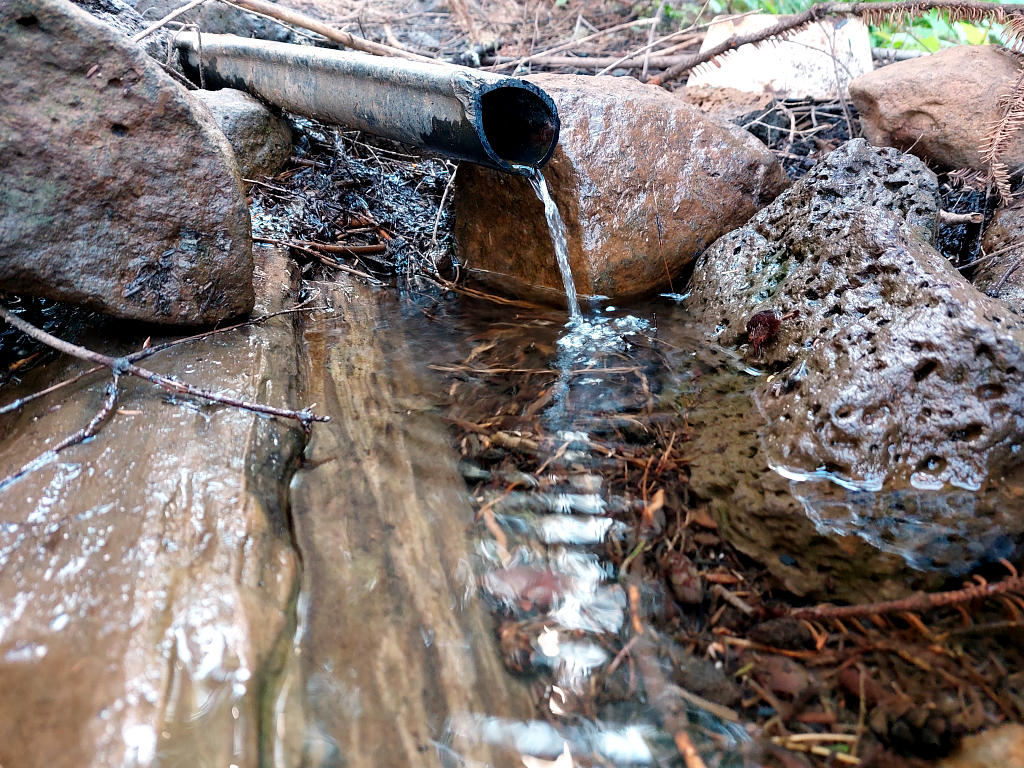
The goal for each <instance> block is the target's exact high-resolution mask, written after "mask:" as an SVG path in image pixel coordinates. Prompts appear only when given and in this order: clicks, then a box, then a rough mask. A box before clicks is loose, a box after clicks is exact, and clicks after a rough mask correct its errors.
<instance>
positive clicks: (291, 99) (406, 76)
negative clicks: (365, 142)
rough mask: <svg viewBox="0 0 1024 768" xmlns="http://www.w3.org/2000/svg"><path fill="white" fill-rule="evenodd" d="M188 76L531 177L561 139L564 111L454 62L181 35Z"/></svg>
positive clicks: (511, 81)
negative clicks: (560, 117)
mask: <svg viewBox="0 0 1024 768" xmlns="http://www.w3.org/2000/svg"><path fill="white" fill-rule="evenodd" d="M176 44H177V46H178V48H179V49H180V50H181V52H182V63H183V64H184V66H185V68H186V71H188V72H189V73H190V74H192V75H195V74H196V73H198V70H199V67H200V64H201V65H202V70H203V77H204V79H205V82H206V83H207V85H208V86H211V85H212V86H213V87H217V88H224V87H227V88H238V89H240V90H245V91H249V92H250V93H252V94H254V95H255V96H258V97H260V98H261V99H263V100H264V101H267V102H269V103H271V104H275V105H277V106H279V107H281V108H283V109H287V110H289V111H291V112H295V113H297V114H300V115H304V116H306V117H313V118H316V119H317V120H322V121H323V122H327V123H336V124H340V125H344V126H347V127H349V128H355V129H357V130H360V131H366V132H367V133H372V134H374V135H376V136H383V137H385V138H389V139H395V140H397V141H401V142H404V143H406V144H412V145H414V146H417V147H422V148H424V149H429V150H432V151H434V152H437V153H439V154H442V155H445V156H447V157H451V158H455V159H457V160H468V161H470V162H472V163H477V164H479V165H486V166H488V167H491V168H497V169H498V170H501V171H506V172H509V173H519V174H523V175H528V174H530V173H532V172H533V169H534V168H539V167H540V166H542V165H544V163H546V162H547V161H548V159H550V157H551V154H552V153H553V152H554V151H555V144H556V143H557V142H558V128H559V123H558V111H557V110H556V108H555V104H554V102H553V101H552V100H551V97H550V96H548V95H547V94H546V93H544V91H542V90H541V89H540V88H538V87H537V86H535V85H533V84H532V83H528V82H526V81H525V80H521V79H519V78H516V77H503V76H501V75H497V74H494V73H491V72H480V71H478V70H475V69H470V68H468V67H459V66H455V65H452V64H446V63H441V62H439V63H437V64H433V63H431V64H426V63H421V62H418V61H405V60H402V59H396V58H389V57H385V56H368V55H365V54H361V53H351V52H348V51H336V50H331V49H327V48H316V47H313V46H307V45H292V44H289V43H274V42H269V41H266V40H253V39H249V38H244V37H237V36H235V35H207V34H204V35H202V37H201V38H200V37H199V36H198V35H197V34H196V33H195V32H190V33H182V34H179V35H178V37H177V41H176Z"/></svg>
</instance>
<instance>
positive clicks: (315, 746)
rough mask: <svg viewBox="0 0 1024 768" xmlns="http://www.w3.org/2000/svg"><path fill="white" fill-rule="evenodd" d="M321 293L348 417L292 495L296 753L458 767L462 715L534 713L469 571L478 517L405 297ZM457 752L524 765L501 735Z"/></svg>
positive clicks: (338, 415) (312, 353)
mask: <svg viewBox="0 0 1024 768" xmlns="http://www.w3.org/2000/svg"><path fill="white" fill-rule="evenodd" d="M319 289H320V295H321V297H322V302H321V303H327V304H328V305H329V306H331V307H332V308H333V311H332V312H331V313H330V315H327V316H323V317H322V318H320V319H318V320H315V321H313V322H312V323H311V324H310V325H309V327H308V328H307V330H306V334H305V341H306V350H307V351H308V354H309V358H310V360H311V366H310V394H309V396H310V397H311V398H313V399H314V400H316V401H318V402H320V403H322V404H323V410H325V411H326V412H327V413H328V414H329V415H330V416H331V417H332V421H331V422H330V423H329V424H325V425H318V426H317V428H316V430H315V431H314V433H313V436H312V439H311V441H310V443H309V445H308V447H307V449H306V467H305V468H304V469H302V470H301V471H300V472H298V473H297V474H296V476H295V478H294V480H293V482H292V486H291V493H290V500H291V509H292V514H293V518H294V521H295V537H296V542H297V546H298V548H299V551H300V553H301V557H302V561H303V565H304V567H303V576H302V578H303V583H302V592H303V595H304V598H303V600H304V605H306V606H308V610H307V611H306V613H305V614H304V615H303V616H302V623H303V627H304V629H303V633H302V636H301V638H300V652H299V654H298V655H297V656H296V657H295V658H294V660H293V661H294V664H293V666H292V667H290V669H289V672H288V680H289V682H288V686H289V687H290V688H291V689H292V690H294V691H296V693H295V697H296V698H294V699H293V700H292V704H291V705H290V706H289V708H288V711H287V713H286V720H285V726H286V727H285V728H284V730H285V732H287V733H289V734H292V739H294V740H295V742H296V743H289V744H288V745H286V748H287V749H288V750H289V751H290V752H291V753H292V754H294V755H296V757H298V756H299V755H301V756H302V760H301V761H300V760H298V759H296V762H295V764H302V765H307V764H316V765H321V764H322V765H337V764H338V761H339V759H342V758H343V759H344V764H345V765H349V766H353V768H354V767H355V766H384V765H388V766H391V765H406V766H439V765H448V764H449V763H448V762H447V760H449V759H451V758H448V757H445V750H446V747H445V746H443V745H444V744H449V742H448V739H449V737H450V736H451V734H450V732H449V729H450V728H452V727H454V723H456V722H457V721H460V720H473V719H474V718H477V717H482V718H489V717H494V718H497V719H500V718H503V717H504V718H523V717H525V716H527V714H528V713H529V712H530V711H531V708H532V705H531V704H530V702H529V698H528V696H527V691H526V688H525V687H524V686H521V685H520V684H519V683H516V682H515V681H513V680H511V679H510V678H509V677H508V676H507V675H506V674H505V672H504V669H503V667H502V666H501V663H500V661H499V656H498V653H497V649H496V644H495V642H494V640H493V632H492V629H491V627H490V626H489V625H490V621H489V617H487V616H486V614H485V612H484V610H483V605H482V603H480V602H477V601H473V600H470V599H469V598H468V597H467V592H466V589H467V585H466V584H465V583H463V582H462V581H460V579H459V577H458V575H457V574H459V573H460V571H461V570H462V569H464V568H465V567H467V566H466V560H467V559H468V558H469V556H470V555H469V541H468V539H467V537H466V527H467V526H468V525H470V524H471V522H472V520H473V511H472V509H471V507H470V505H469V499H468V497H467V495H466V493H465V486H464V484H463V483H462V480H461V477H460V475H459V472H458V468H457V465H456V460H455V456H454V453H453V452H452V450H451V448H450V446H449V442H448V439H449V438H448V433H447V429H446V426H445V424H444V423H443V422H442V421H441V420H440V419H438V418H437V417H436V416H435V415H433V414H431V413H429V412H427V408H428V405H427V404H428V400H427V399H426V397H425V395H426V391H427V387H426V385H425V383H424V381H423V379H422V371H418V370H417V367H416V365H415V363H414V360H413V357H412V354H411V351H410V341H409V339H408V337H407V336H406V334H405V333H404V332H403V330H402V320H401V318H399V317H398V315H399V313H400V311H401V309H400V306H399V302H398V300H397V299H395V297H393V296H392V295H391V294H389V293H383V292H380V291H377V290H375V289H373V288H369V287H366V286H364V285H361V284H359V283H356V282H355V281H347V282H341V283H337V284H321V285H320V286H319ZM384 326H386V327H387V329H388V330H387V333H381V331H380V329H381V328H382V327H384ZM447 749H448V752H449V753H450V754H452V755H455V754H460V755H462V756H463V757H467V758H468V757H472V758H473V759H478V760H481V761H486V762H487V764H491V765H498V766H504V765H513V764H514V765H519V764H520V762H519V761H518V760H512V759H511V758H510V757H509V756H507V755H506V756H504V757H502V756H495V754H492V753H491V752H490V748H489V747H487V746H486V745H476V746H475V747H467V746H466V745H463V744H449V746H448V747H447ZM451 749H454V750H455V752H451Z"/></svg>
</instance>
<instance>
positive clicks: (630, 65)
mask: <svg viewBox="0 0 1024 768" xmlns="http://www.w3.org/2000/svg"><path fill="white" fill-rule="evenodd" d="M691 58H693V56H692V55H678V56H651V57H650V66H651V67H653V68H655V69H668V68H669V67H671V66H674V65H676V64H679V63H681V62H686V61H689V60H690V59H691ZM518 60H519V59H516V58H515V57H512V56H492V57H489V58H487V59H485V60H484V64H487V65H498V64H511V63H512V62H513V61H518ZM530 63H531V64H536V65H538V66H542V67H552V68H554V67H602V68H605V69H607V68H608V67H611V66H613V65H614V67H615V68H616V69H640V68H642V67H643V65H644V57H643V54H638V55H635V56H633V57H631V58H626V59H622V58H616V57H615V56H537V57H535V58H533V59H530Z"/></svg>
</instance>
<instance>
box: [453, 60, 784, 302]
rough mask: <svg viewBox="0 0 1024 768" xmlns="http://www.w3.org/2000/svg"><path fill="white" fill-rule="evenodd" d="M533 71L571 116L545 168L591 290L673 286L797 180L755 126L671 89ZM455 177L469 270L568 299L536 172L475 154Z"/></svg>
mask: <svg viewBox="0 0 1024 768" xmlns="http://www.w3.org/2000/svg"><path fill="white" fill-rule="evenodd" d="M528 79H529V80H530V81H531V82H533V83H535V84H536V85H538V86H540V87H541V88H543V89H544V90H545V91H547V93H548V94H550V95H551V98H552V99H554V101H555V103H556V105H557V106H558V112H559V116H560V118H561V121H562V128H561V136H560V138H559V142H558V147H557V148H556V150H555V154H554V156H553V157H552V159H551V161H550V162H549V163H548V165H547V166H546V167H545V168H544V169H543V172H544V176H545V178H546V180H547V184H548V187H549V189H550V190H551V195H552V197H553V198H554V200H555V202H556V203H557V205H558V207H559V210H560V213H561V215H562V218H563V219H564V220H565V223H566V229H567V232H568V242H569V261H570V264H571V266H572V271H573V276H574V278H575V281H576V287H577V290H578V291H579V292H580V293H581V294H584V295H587V294H590V295H605V296H612V297H628V296H636V295H640V294H644V293H648V292H650V291H652V290H654V289H656V288H658V287H659V286H663V285H667V284H668V282H669V280H670V278H675V277H677V276H678V274H679V272H680V271H681V270H682V269H683V267H685V266H686V265H687V264H689V263H691V262H692V261H693V259H694V258H696V256H697V255H698V254H699V253H700V252H701V251H702V250H703V249H704V248H706V247H707V246H709V245H710V244H711V243H712V242H714V240H715V239H716V238H717V237H719V236H720V235H722V234H724V233H725V232H728V231H729V230H730V229H733V228H734V227H737V226H739V225H740V224H742V223H743V222H745V221H746V220H747V219H748V218H749V217H750V216H751V215H753V213H754V212H755V211H757V210H758V209H759V208H761V207H762V206H763V205H765V204H766V203H768V202H769V201H771V200H773V199H774V198H775V197H776V196H777V195H778V194H779V192H781V191H782V190H783V189H785V187H786V185H787V183H788V182H787V180H786V176H785V174H784V173H783V171H782V168H781V167H780V166H779V164H778V162H777V161H776V160H775V158H774V157H773V156H772V154H771V153H770V152H769V151H768V150H767V148H766V147H765V146H764V145H763V144H761V143H760V142H759V141H757V139H755V138H754V137H753V136H751V135H750V134H749V133H747V132H746V131H744V130H742V129H740V128H737V127H735V126H731V125H727V124H726V123H724V122H719V121H717V120H715V119H714V118H711V117H709V116H707V115H704V114H702V113H701V112H700V111H699V110H697V109H695V108H694V107H692V106H690V105H689V104H685V103H683V102H682V101H681V100H680V99H677V98H675V97H674V96H672V95H671V94H668V93H666V92H664V91H663V90H662V89H660V88H657V87H654V86H646V85H642V84H640V83H638V82H637V81H636V80H634V79H632V78H627V77H580V76H575V75H537V76H534V77H531V78H528ZM455 186H456V190H455V233H456V239H457V242H458V249H459V254H460V257H461V258H462V259H463V261H464V262H465V264H466V265H467V266H468V268H469V270H470V273H471V274H472V275H473V276H474V277H477V278H478V279H481V280H483V281H485V282H489V283H492V284H495V285H497V286H498V287H499V288H503V289H505V290H509V291H512V292H514V293H518V294H521V295H527V296H532V297H537V298H547V299H549V300H557V299H558V298H560V297H561V296H562V294H563V293H564V292H563V289H562V281H561V277H560V275H559V271H558V266H557V264H556V262H555V253H554V249H553V247H552V245H551V239H550V236H549V234H548V228H547V224H546V221H545V218H544V209H543V207H542V206H541V203H540V201H539V200H538V199H537V195H536V194H535V193H534V191H533V189H532V188H531V186H530V183H529V181H528V180H526V179H524V178H521V177H518V176H512V175H508V174H501V173H498V172H496V171H490V170H487V169H484V168H479V167H475V166H471V165H468V164H464V165H463V166H462V167H460V169H459V173H458V176H457V177H456V182H455Z"/></svg>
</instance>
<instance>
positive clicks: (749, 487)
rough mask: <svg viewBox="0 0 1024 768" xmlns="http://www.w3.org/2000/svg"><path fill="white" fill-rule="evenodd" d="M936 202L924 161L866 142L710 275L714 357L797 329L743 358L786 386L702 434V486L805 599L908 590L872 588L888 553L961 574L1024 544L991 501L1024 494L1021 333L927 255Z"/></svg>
mask: <svg viewBox="0 0 1024 768" xmlns="http://www.w3.org/2000/svg"><path fill="white" fill-rule="evenodd" d="M935 192H936V182H935V177H934V175H933V174H932V173H931V172H930V171H928V170H927V169H926V168H925V167H924V165H923V164H922V163H921V162H920V161H919V160H918V159H916V158H913V157H910V156H907V155H901V154H900V153H899V152H897V151H896V150H893V149H875V148H872V147H870V146H868V145H867V144H866V143H865V142H864V140H862V139H858V140H854V141H851V142H848V143H847V144H845V145H843V146H842V147H840V148H839V149H837V150H836V151H835V152H833V153H832V154H830V155H829V156H828V157H827V158H826V159H825V160H824V161H822V163H820V164H819V165H818V166H817V167H816V168H815V169H814V170H813V171H811V173H809V174H808V175H807V176H806V177H805V178H804V179H802V180H801V181H800V182H798V183H797V184H796V185H794V186H793V187H792V188H791V189H790V190H789V191H788V192H786V193H784V194H783V195H781V196H780V197H779V199H778V200H776V201H775V203H773V204H772V205H771V206H769V207H768V208H766V209H765V210H763V211H761V212H760V213H758V214H757V215H756V216H755V217H754V218H753V219H751V221H750V222H749V223H748V224H747V225H746V226H745V227H742V228H740V229H738V230H736V231H735V232H731V233H730V234H728V235H726V236H725V237H723V238H721V239H720V240H719V241H718V242H716V243H715V244H714V245H713V246H712V247H711V248H709V249H708V250H707V251H706V252H705V253H704V254H703V256H702V257H701V259H700V260H699V262H698V264H697V266H696V268H695V271H694V276H693V282H692V285H691V290H692V292H693V299H692V301H693V308H694V310H695V311H696V312H697V314H698V316H699V317H702V318H703V319H704V322H706V323H707V325H708V326H709V328H712V329H714V330H713V331H712V334H713V335H714V336H715V338H716V341H718V342H719V343H722V344H725V345H736V344H740V343H742V342H744V341H746V336H747V333H746V325H747V322H748V321H749V320H750V318H751V317H753V316H754V315H755V314H758V313H760V312H775V313H776V315H777V316H779V317H781V316H785V315H791V317H789V318H788V319H786V320H783V322H782V323H781V324H780V326H779V329H778V334H777V336H775V337H769V338H768V339H767V340H766V341H765V342H764V343H763V345H762V346H761V348H760V349H759V350H756V351H755V350H754V349H753V348H752V347H753V345H750V346H748V347H747V350H746V355H747V359H748V361H750V362H753V363H756V364H758V365H760V366H762V367H763V368H765V369H766V370H768V371H771V373H772V375H771V376H770V377H769V378H768V379H766V380H762V381H760V383H758V384H756V386H754V387H753V391H752V392H749V391H748V392H744V393H742V394H741V395H737V397H739V398H740V400H739V401H738V402H739V403H741V404H742V406H741V407H738V408H734V409H733V411H734V412H733V413H726V414H725V415H724V416H723V417H721V418H719V417H718V416H716V414H715V413H714V410H713V409H712V410H710V411H709V412H708V413H705V414H702V415H699V416H698V417H697V418H695V419H692V420H691V424H694V423H700V424H702V425H703V428H702V429H697V436H696V438H695V443H696V445H695V450H696V451H697V453H698V456H697V458H695V459H694V462H693V467H692V471H693V476H692V478H691V484H692V486H693V487H694V490H695V491H696V492H697V493H698V494H701V495H704V496H707V497H710V498H711V499H712V508H713V510H714V512H715V513H716V514H717V515H718V517H719V518H720V519H721V521H722V523H723V528H725V529H726V531H727V535H728V536H729V537H730V540H731V541H733V543H734V544H735V545H736V546H738V547H739V548H740V549H741V550H743V551H745V552H748V554H751V555H752V556H754V557H757V558H758V559H761V560H762V561H764V562H765V563H766V564H767V565H768V566H769V567H770V568H772V569H773V570H774V571H775V572H776V573H777V574H778V575H779V576H781V577H782V578H783V579H784V580H785V581H786V583H787V585H789V586H790V587H791V588H795V589H797V590H798V591H802V592H807V591H816V590H826V589H827V590H831V591H832V592H833V593H834V594H839V593H840V592H842V593H844V594H846V595H847V596H850V595H855V594H857V593H862V597H861V599H867V598H868V597H870V593H871V592H874V593H875V594H876V595H877V594H879V593H880V592H884V591H891V590H895V591H897V592H898V591H901V590H902V589H906V587H907V584H908V583H911V582H912V580H908V581H903V577H902V576H901V579H900V580H898V581H895V582H887V583H886V585H885V589H882V587H881V586H879V584H878V583H876V582H878V581H879V580H883V581H884V580H886V579H888V578H889V577H890V576H892V575H893V574H894V573H895V572H896V571H895V570H894V569H895V568H896V566H897V565H898V562H897V561H894V560H893V557H892V556H891V555H892V554H896V555H899V556H900V557H902V558H904V559H905V560H906V561H907V562H908V563H909V564H911V565H913V566H914V567H916V568H921V569H928V568H947V569H949V570H953V571H962V570H966V569H968V568H970V567H971V566H973V565H975V564H976V563H977V562H979V561H980V560H982V559H984V558H986V557H995V556H1005V555H1006V554H1008V553H1009V551H1010V550H1011V549H1012V547H1013V546H1014V542H1015V541H1016V540H1017V539H1018V538H1019V534H1020V533H1021V532H1022V531H1024V516H1022V515H1021V514H1020V512H1015V511H1013V510H1015V509H1019V508H1020V505H1019V503H1017V504H1013V503H1006V498H1003V499H1002V501H1001V502H1000V501H997V500H993V497H992V494H993V493H994V494H996V495H998V494H1000V493H1003V494H1009V495H1010V497H1012V496H1013V495H1014V494H1016V493H1024V488H1021V486H1020V475H1021V470H1020V456H1021V453H1020V452H1021V446H1022V444H1024V394H1022V392H1024V320H1021V318H1019V317H1017V316H1016V315H1014V314H1013V313H1012V312H1009V311H1008V310H1007V308H1006V307H1005V305H1003V304H1002V303H1001V302H999V301H996V300H993V299H990V298H988V297H986V296H984V295H983V294H981V293H980V292H979V291H978V290H977V289H976V288H975V287H974V286H973V285H971V284H970V283H968V282H967V281H966V280H965V279H964V278H963V277H961V276H960V274H959V273H958V271H957V270H956V269H955V268H953V267H952V266H951V265H950V264H949V263H948V262H947V261H946V260H945V259H944V258H943V257H942V256H941V255H940V254H939V253H938V252H937V251H936V250H934V249H933V248H932V247H931V246H930V245H929V244H928V241H929V240H930V237H931V229H932V225H933V222H934V214H935V210H936V197H935ZM722 410H724V409H722ZM730 462H733V463H736V462H738V464H736V466H729V464H730ZM989 481H992V482H991V483H990V482H989ZM787 486H788V487H787ZM990 486H998V488H993V487H990ZM976 491H977V492H976ZM833 534H839V535H838V536H836V537H834V538H833ZM854 536H855V537H859V539H860V540H857V539H856V538H854ZM823 537H826V538H824V540H822V539H823ZM812 542H817V543H815V544H814V546H813V547H811V546H810V545H811V543H812ZM865 542H867V544H869V545H870V546H867V545H866V544H865ZM875 548H877V550H881V553H879V552H873V551H872V550H873V549H875ZM882 553H889V554H882ZM843 559H847V560H850V561H853V562H852V563H850V564H846V565H843V567H842V570H841V572H839V574H838V576H837V575H836V572H835V571H834V569H833V568H832V565H833V564H834V563H835V562H838V561H840V560H843ZM920 578H921V576H920V574H919V575H918V576H917V577H916V579H917V580H918V581H920ZM851 579H852V581H851ZM837 580H838V581H840V582H842V583H841V585H840V586H837ZM866 585H870V586H866Z"/></svg>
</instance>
